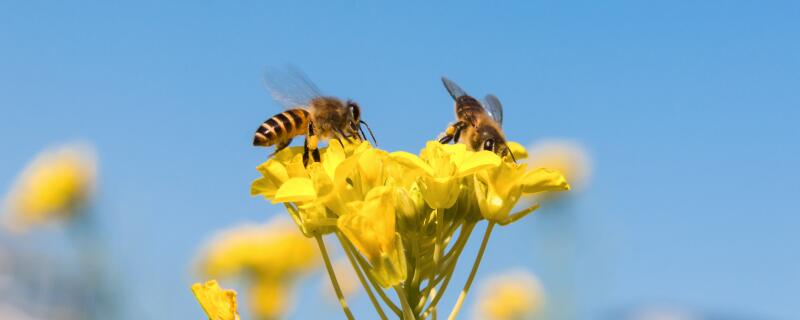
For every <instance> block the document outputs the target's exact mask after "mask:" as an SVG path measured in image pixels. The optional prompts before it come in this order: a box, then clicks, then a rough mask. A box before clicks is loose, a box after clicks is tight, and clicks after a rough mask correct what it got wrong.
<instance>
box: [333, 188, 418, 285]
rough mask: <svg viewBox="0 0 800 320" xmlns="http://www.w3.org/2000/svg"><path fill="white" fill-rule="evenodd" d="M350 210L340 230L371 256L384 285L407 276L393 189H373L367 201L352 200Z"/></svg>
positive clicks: (396, 281)
mask: <svg viewBox="0 0 800 320" xmlns="http://www.w3.org/2000/svg"><path fill="white" fill-rule="evenodd" d="M350 209H351V212H349V213H348V214H345V215H342V216H341V217H339V221H338V227H339V229H340V230H341V231H342V233H344V235H345V236H346V237H347V239H349V240H350V241H351V242H352V243H353V245H354V246H355V247H356V248H357V249H358V251H359V252H361V253H362V254H364V256H366V257H367V259H369V261H370V263H372V267H373V268H374V269H375V272H376V276H377V277H378V279H379V281H380V282H381V285H382V286H383V287H390V286H393V285H395V284H397V283H399V282H400V281H401V280H403V279H404V278H405V277H406V262H405V254H404V252H403V244H402V241H401V239H400V236H399V235H398V234H397V233H396V229H395V205H394V193H393V189H392V188H391V187H378V188H375V189H372V190H371V191H370V192H369V194H367V197H366V199H365V200H364V201H363V202H353V203H351V204H350Z"/></svg>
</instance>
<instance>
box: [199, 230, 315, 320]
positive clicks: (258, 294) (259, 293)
mask: <svg viewBox="0 0 800 320" xmlns="http://www.w3.org/2000/svg"><path fill="white" fill-rule="evenodd" d="M198 260H199V262H198V267H199V269H200V272H201V273H202V274H203V275H204V276H207V277H226V278H228V277H244V278H245V280H246V282H247V285H248V286H249V291H248V292H249V294H250V297H249V298H250V299H249V300H250V301H251V303H250V304H249V306H250V307H251V309H252V310H251V312H252V314H254V315H257V316H258V317H259V318H263V319H273V318H277V317H279V316H280V315H282V314H283V313H284V312H285V311H286V310H287V309H288V308H289V305H288V302H289V301H290V300H291V287H292V285H293V284H294V283H295V281H296V280H297V279H298V278H299V277H300V276H301V275H302V274H304V273H306V272H308V271H310V270H312V269H313V268H316V267H317V266H318V265H319V261H318V260H319V259H318V253H317V249H316V246H315V245H314V243H313V241H311V240H310V239H308V238H306V237H304V236H303V235H302V234H301V233H300V232H299V231H298V230H297V227H295V226H294V225H292V223H290V222H288V221H286V220H285V219H280V218H278V219H273V220H272V221H270V222H268V223H266V224H264V225H258V224H249V225H243V226H239V227H235V228H231V229H229V230H225V231H223V232H220V233H219V234H217V235H216V236H214V237H213V238H212V240H211V241H210V243H209V244H208V245H207V247H206V248H205V249H204V250H203V251H202V253H201V255H200V257H199V258H198Z"/></svg>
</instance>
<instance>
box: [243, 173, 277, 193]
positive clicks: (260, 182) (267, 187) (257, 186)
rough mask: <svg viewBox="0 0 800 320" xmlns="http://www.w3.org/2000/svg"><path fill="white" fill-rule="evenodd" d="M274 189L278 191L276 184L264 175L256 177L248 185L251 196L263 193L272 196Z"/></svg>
mask: <svg viewBox="0 0 800 320" xmlns="http://www.w3.org/2000/svg"><path fill="white" fill-rule="evenodd" d="M275 191H278V186H276V185H275V184H274V183H273V182H272V181H270V180H269V179H268V178H266V177H261V178H258V179H256V180H254V181H253V183H252V184H251V185H250V195H251V196H257V195H263V196H265V197H272V196H274V195H275Z"/></svg>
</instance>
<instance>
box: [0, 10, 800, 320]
mask: <svg viewBox="0 0 800 320" xmlns="http://www.w3.org/2000/svg"><path fill="white" fill-rule="evenodd" d="M798 17H800V4H798V3H797V2H795V1H701V2H698V1H674V0H673V1H648V2H647V3H644V2H642V1H603V2H602V3H600V2H596V1H569V2H568V1H519V2H514V3H498V2H486V3H475V2H450V3H446V4H445V3H441V4H431V3H428V2H417V3H404V4H393V5H376V4H373V5H367V4H363V3H339V4H332V3H327V2H322V1H320V2H317V3H306V4H291V5H290V4H286V3H280V4H278V3H272V4H265V3H262V2H261V1H243V2H239V3H235V4H234V3H232V2H228V1H215V2H207V3H205V4H202V5H201V4H199V3H197V2H191V1H186V2H183V3H173V4H164V3H162V2H161V1H136V2H132V3H130V4H127V5H117V6H112V5H109V4H107V3H105V2H100V1H98V2H93V3H90V2H85V3H82V4H78V3H69V4H67V3H64V2H50V3H38V2H34V1H24V2H17V3H14V4H12V3H10V2H9V1H6V2H3V3H2V4H0V110H1V112H0V115H2V116H0V119H1V120H0V121H2V125H0V150H2V157H0V187H2V188H3V190H6V189H7V187H8V185H9V184H10V181H11V180H12V178H13V177H14V176H15V175H16V174H17V172H18V170H20V169H21V168H22V167H23V166H24V164H25V162H26V161H27V160H29V159H30V158H31V157H33V155H34V154H35V153H36V152H38V151H39V150H40V149H41V148H43V147H45V146H48V145H53V144H58V143H61V142H65V141H71V140H74V139H85V140H89V141H92V142H94V143H95V144H96V145H97V148H98V150H99V155H100V157H101V163H102V168H101V170H102V179H101V190H102V191H101V199H100V203H99V204H98V206H99V208H100V211H101V212H102V214H103V224H104V226H106V227H107V228H108V229H107V234H108V235H109V236H110V237H111V238H110V239H111V242H110V246H111V248H112V249H113V250H114V257H115V258H116V261H117V264H118V265H119V266H120V268H121V269H122V270H123V272H124V273H125V274H127V275H128V276H129V277H130V278H129V279H128V280H127V284H128V285H129V286H130V287H131V290H132V293H131V295H132V298H131V299H132V300H131V302H132V303H133V305H134V306H135V308H136V311H137V312H139V314H140V315H141V316H144V317H149V318H151V319H198V318H201V310H200V308H199V307H198V306H197V305H196V303H195V301H194V298H193V297H192V296H191V294H190V293H189V290H188V285H189V284H190V283H191V282H192V281H193V279H192V278H191V277H189V276H188V275H187V270H188V263H189V262H190V260H191V258H192V257H193V255H194V254H195V251H196V249H197V247H198V246H199V245H200V244H201V243H202V241H203V240H204V239H205V237H207V236H208V235H209V234H210V233H212V232H214V231H215V230H218V229H221V228H225V227H228V226H231V225H235V224H237V223H239V222H242V221H260V220H264V219H265V218H266V217H267V216H269V215H274V214H282V211H281V210H280V208H279V207H272V206H270V205H268V204H267V203H266V202H265V201H262V200H260V199H257V198H251V197H250V196H249V195H248V190H249V184H250V182H251V180H253V179H254V178H255V177H256V176H257V175H258V173H257V172H256V171H255V166H256V165H257V164H258V163H259V162H261V161H263V160H264V158H265V155H266V151H265V150H262V149H254V148H252V147H251V146H250V143H251V141H252V133H253V130H254V128H255V127H256V126H257V125H258V124H259V123H260V122H261V121H263V120H264V119H266V118H267V117H268V116H270V115H271V114H273V113H275V112H276V111H278V110H279V107H278V106H277V105H276V104H275V103H273V102H272V101H271V100H270V97H269V95H268V94H267V92H266V90H265V89H264V88H263V85H262V79H261V77H262V74H261V73H262V70H263V68H264V67H265V66H267V65H280V64H284V63H293V64H295V65H298V66H300V67H301V68H303V69H304V70H305V71H306V72H307V73H308V74H309V75H310V77H311V78H313V79H314V80H315V81H316V82H317V84H318V85H319V86H320V87H321V88H322V89H323V90H324V91H325V92H326V93H330V94H334V95H339V96H343V97H350V98H354V99H357V100H358V101H360V103H361V104H362V106H363V108H364V112H363V113H364V117H365V118H366V119H368V120H369V122H370V124H371V125H372V127H373V129H375V131H376V134H377V135H378V138H379V142H380V143H381V146H382V147H384V148H387V149H391V150H399V149H402V150H409V151H416V150H418V149H419V148H420V147H421V146H423V144H424V141H425V140H427V139H430V138H432V137H434V136H435V135H436V134H438V132H440V131H441V130H442V129H443V125H444V124H445V123H446V122H448V121H450V120H451V119H452V117H453V116H452V110H451V100H450V97H449V96H447V94H446V93H445V91H444V89H443V88H442V86H441V84H440V82H439V77H440V76H441V75H448V76H449V77H451V78H452V79H455V80H457V81H458V82H459V83H460V84H461V85H462V86H463V87H464V88H465V89H467V90H468V91H471V92H475V93H477V94H481V95H482V94H483V93H488V92H493V93H495V94H497V95H498V96H499V97H500V98H501V100H502V101H503V102H504V105H505V108H506V110H505V114H506V122H505V124H504V127H505V130H506V132H507V134H508V135H509V136H510V137H512V138H513V139H514V140H517V141H521V142H527V141H534V140H536V139H540V138H548V137H564V138H571V139H577V140H579V141H582V142H583V143H584V144H585V145H586V146H588V148H589V150H590V151H591V153H592V156H593V158H594V163H595V170H594V178H593V181H592V184H591V185H590V188H589V189H588V190H587V191H586V192H584V193H583V194H582V195H580V197H579V198H578V199H576V203H575V204H573V205H571V206H570V208H569V210H570V212H571V214H573V215H574V219H575V221H574V223H572V225H571V226H569V228H572V231H565V232H574V233H575V234H577V238H576V239H575V251H574V254H575V257H576V259H577V263H578V265H577V266H576V267H575V271H576V273H577V276H576V281H577V284H579V285H580V286H581V288H583V291H582V292H581V293H580V294H579V298H580V302H579V314H580V315H581V317H582V318H595V317H599V316H601V315H605V314H607V313H609V312H613V311H614V310H618V309H620V308H626V307H629V306H632V305H635V304H638V303H649V302H656V303H658V302H665V301H666V302H673V303H676V304H680V305H686V306H690V307H692V308H697V309H700V310H704V311H708V312H719V311H732V312H734V313H736V314H746V315H756V316H763V317H769V318H774V319H796V318H800V310H798V308H797V298H798V292H800V291H798V290H799V289H798V288H800V251H798V245H800V233H798V230H797V227H798V226H800V215H798V213H799V211H798V207H797V203H796V202H795V200H796V199H797V196H798V194H800V187H798V185H800V184H798V183H797V181H800V170H798V168H797V165H798V163H800V147H799V146H800V144H798V138H800V137H799V136H798V121H800V111H798V108H800V92H799V91H798V83H800V52H798V51H800V41H798V39H800V19H798ZM537 218H538V217H537V216H532V217H529V218H528V219H527V220H524V221H523V222H521V223H519V224H517V225H513V226H511V227H508V228H506V229H501V230H499V231H501V232H498V233H497V237H496V238H494V239H493V241H492V243H490V253H489V255H488V256H487V260H486V263H485V265H484V266H483V267H485V268H483V269H482V270H481V273H480V274H484V275H488V274H489V273H492V272H493V271H500V270H504V269H506V268H509V267H514V266H524V267H529V268H531V269H532V270H534V271H536V270H539V269H541V268H544V267H541V266H542V265H543V262H542V261H541V259H539V258H537V257H540V256H541V252H538V253H537V252H533V251H535V249H536V248H539V247H540V246H541V243H536V240H537V239H545V238H547V237H545V236H544V235H543V233H542V232H540V231H542V230H548V232H553V233H556V234H558V232H559V231H560V230H559V229H553V228H557V227H558V226H559V225H558V224H555V226H552V227H553V228H543V225H542V224H543V223H542V220H541V219H540V220H537ZM561 227H563V226H561ZM532 230H533V231H535V232H532ZM531 234H534V235H531ZM473 241H474V240H473ZM473 244H474V242H473ZM528 253H530V254H528ZM465 268H466V267H462V270H463V269H465ZM317 286H318V284H317V283H316V282H313V281H312V282H309V286H308V287H307V288H306V289H305V291H308V292H310V294H312V295H311V298H309V299H311V300H307V301H310V302H307V303H309V304H306V305H307V306H314V305H317V304H318V303H321V302H318V301H317V300H316V299H318V296H317V295H316V290H317ZM362 300H363V299H362ZM363 302H364V301H360V302H357V304H358V305H359V307H357V308H356V312H357V313H361V314H364V315H367V314H369V313H366V309H365V307H366V305H365V304H363ZM444 303H445V306H449V305H451V303H452V299H450V300H447V299H446V300H445V302H444ZM322 312H326V313H322ZM338 312H339V311H338V310H337V309H336V308H335V307H333V306H332V307H319V308H307V309H305V310H301V311H298V312H296V313H295V314H294V315H293V317H294V318H298V319H302V318H309V317H312V316H314V315H320V314H326V315H335V316H340V313H338Z"/></svg>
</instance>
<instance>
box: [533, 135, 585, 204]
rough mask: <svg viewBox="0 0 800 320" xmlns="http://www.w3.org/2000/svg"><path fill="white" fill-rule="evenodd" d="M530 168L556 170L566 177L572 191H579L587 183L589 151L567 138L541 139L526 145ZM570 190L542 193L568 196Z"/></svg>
mask: <svg viewBox="0 0 800 320" xmlns="http://www.w3.org/2000/svg"><path fill="white" fill-rule="evenodd" d="M525 161H526V162H527V163H528V164H529V165H530V166H531V168H550V169H554V170H558V171H559V172H561V173H562V174H564V176H565V177H566V178H567V181H569V184H570V186H571V187H572V189H573V192H574V191H581V190H583V189H584V188H586V186H587V185H588V184H589V182H590V179H591V175H592V161H591V158H590V156H589V152H588V151H587V150H586V148H585V147H584V146H583V145H582V144H581V143H579V142H577V141H575V140H569V139H542V140H539V141H536V142H534V143H532V144H531V145H530V146H528V159H526V160H525ZM570 194H572V192H566V193H557V194H544V195H546V196H556V197H558V196H565V195H566V196H569V195H570Z"/></svg>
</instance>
